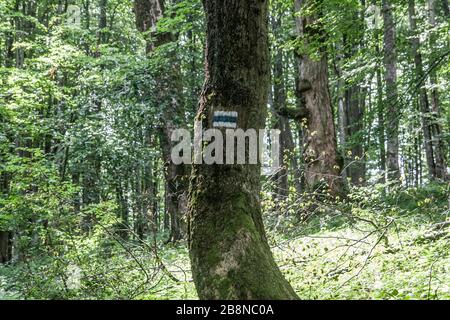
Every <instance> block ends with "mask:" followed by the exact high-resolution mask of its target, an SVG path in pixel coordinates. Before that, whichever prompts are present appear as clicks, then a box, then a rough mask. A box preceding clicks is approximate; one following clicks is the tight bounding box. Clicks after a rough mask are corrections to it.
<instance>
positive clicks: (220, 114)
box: [213, 111, 238, 129]
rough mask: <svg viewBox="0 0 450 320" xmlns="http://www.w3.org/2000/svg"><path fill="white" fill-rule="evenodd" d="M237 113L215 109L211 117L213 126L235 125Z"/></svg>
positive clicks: (226, 126) (234, 126)
mask: <svg viewBox="0 0 450 320" xmlns="http://www.w3.org/2000/svg"><path fill="white" fill-rule="evenodd" d="M237 117H238V113H237V112H236V111H215V112H214V119H213V127H214V128H232V129H235V128H236V127H237Z"/></svg>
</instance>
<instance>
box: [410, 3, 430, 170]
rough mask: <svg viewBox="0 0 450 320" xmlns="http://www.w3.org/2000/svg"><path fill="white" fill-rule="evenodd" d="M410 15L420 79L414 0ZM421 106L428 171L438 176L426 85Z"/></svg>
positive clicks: (421, 75)
mask: <svg viewBox="0 0 450 320" xmlns="http://www.w3.org/2000/svg"><path fill="white" fill-rule="evenodd" d="M408 15H409V26H410V30H411V33H412V35H411V40H410V41H411V50H412V55H413V58H414V64H415V74H416V79H417V80H418V81H420V79H423V77H424V71H423V61H422V55H421V54H420V51H419V50H420V40H419V38H418V37H417V35H416V32H417V23H416V17H415V16H416V12H415V3H414V0H409V3H408ZM419 106H420V113H421V115H422V116H421V118H422V131H423V137H424V147H425V156H426V159H427V166H428V173H429V175H430V178H432V179H433V178H435V177H436V164H435V162H434V155H433V141H432V130H431V127H430V121H429V119H430V118H431V114H430V107H429V102H428V96H427V91H426V89H425V87H423V86H421V87H420V90H419Z"/></svg>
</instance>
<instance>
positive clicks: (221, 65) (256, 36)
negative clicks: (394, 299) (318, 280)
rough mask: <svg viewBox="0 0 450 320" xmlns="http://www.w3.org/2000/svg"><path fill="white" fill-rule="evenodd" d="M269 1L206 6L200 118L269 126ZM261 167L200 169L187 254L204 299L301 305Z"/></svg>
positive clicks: (211, 1) (210, 0) (208, 0)
mask: <svg viewBox="0 0 450 320" xmlns="http://www.w3.org/2000/svg"><path fill="white" fill-rule="evenodd" d="M267 4H268V2H267V1H266V0H264V1H254V0H222V1H218V0H205V1H204V8H205V11H206V21H207V45H206V70H205V71H206V81H205V85H204V88H203V92H202V96H201V99H200V106H199V112H198V115H197V119H199V120H201V121H202V122H203V127H204V128H205V129H206V128H212V122H213V121H212V120H213V112H214V111H218V110H223V111H236V112H237V113H238V120H237V125H238V128H241V129H243V130H244V131H245V130H247V129H250V128H252V129H256V130H258V129H261V128H263V127H264V123H265V117H266V105H267V88H268V84H269V55H268V39H267V7H268V5H267ZM260 171H261V170H260V166H259V165H250V164H247V165H219V164H214V165H204V164H203V165H194V166H193V172H192V176H191V185H190V193H189V249H190V257H191V264H192V273H193V278H194V282H195V286H196V288H197V292H198V295H199V297H200V299H296V298H297V296H296V294H295V292H294V290H293V289H292V287H291V286H290V285H289V283H288V282H287V281H286V280H285V279H284V277H283V275H282V274H281V272H280V270H279V269H278V267H277V265H276V263H275V261H274V259H273V257H272V253H271V251H270V247H269V245H268V243H267V239H266V236H265V232H264V226H263V221H262V216H261V206H260V191H261V190H260Z"/></svg>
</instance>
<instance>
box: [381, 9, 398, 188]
mask: <svg viewBox="0 0 450 320" xmlns="http://www.w3.org/2000/svg"><path fill="white" fill-rule="evenodd" d="M383 21H384V37H383V40H384V67H385V80H386V105H387V108H386V112H387V115H388V118H387V128H386V138H387V159H386V162H387V170H388V180H389V181H393V180H398V179H399V178H400V167H399V155H398V150H399V138H398V129H399V128H398V127H399V114H400V104H399V101H398V92H397V53H396V44H395V38H396V30H395V24H394V17H393V12H392V3H391V0H383Z"/></svg>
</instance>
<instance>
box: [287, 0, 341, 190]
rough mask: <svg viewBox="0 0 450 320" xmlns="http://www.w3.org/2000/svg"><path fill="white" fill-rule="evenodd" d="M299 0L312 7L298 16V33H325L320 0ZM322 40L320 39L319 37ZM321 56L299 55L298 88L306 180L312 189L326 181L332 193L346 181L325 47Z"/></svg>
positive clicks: (307, 37)
mask: <svg viewBox="0 0 450 320" xmlns="http://www.w3.org/2000/svg"><path fill="white" fill-rule="evenodd" d="M301 2H302V1H300V0H296V1H295V4H296V11H297V12H298V11H299V10H300V9H301V8H302V7H306V8H310V9H312V11H313V13H311V14H310V15H309V16H307V17H301V18H298V19H296V22H297V29H298V31H299V35H300V36H302V37H303V39H305V40H304V41H305V45H308V41H311V40H312V38H314V39H315V40H317V37H323V33H324V32H323V30H322V27H321V25H320V23H321V22H320V19H319V17H320V11H321V7H322V1H321V0H307V1H303V3H301ZM319 41H321V40H319ZM318 56H319V57H318V58H312V57H309V56H307V55H302V56H301V57H300V59H301V62H300V63H299V66H300V72H299V74H300V82H299V90H300V93H301V95H302V100H303V102H304V106H305V108H306V128H305V130H304V146H305V149H304V151H303V153H304V158H305V180H306V183H307V185H308V187H309V188H310V189H315V188H317V187H318V186H319V185H321V184H322V183H325V184H326V185H327V186H328V188H329V190H330V193H331V194H332V195H339V194H342V193H343V190H344V182H343V179H342V177H341V175H340V171H341V169H342V166H341V164H340V161H339V157H338V152H337V142H336V132H335V126H334V120H333V110H332V107H331V98H330V92H329V87H328V65H327V58H326V53H325V52H324V50H323V49H320V50H319V52H318Z"/></svg>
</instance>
